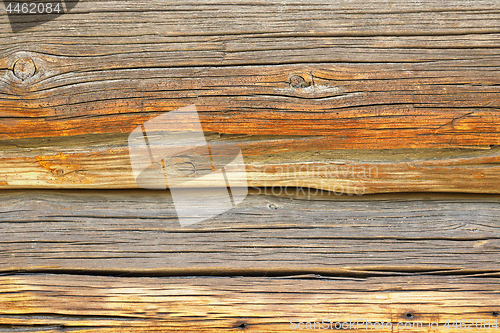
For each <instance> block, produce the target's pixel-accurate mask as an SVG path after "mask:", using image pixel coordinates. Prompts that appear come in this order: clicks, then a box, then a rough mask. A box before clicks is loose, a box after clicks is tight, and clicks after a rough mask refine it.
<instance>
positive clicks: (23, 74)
mask: <svg viewBox="0 0 500 333" xmlns="http://www.w3.org/2000/svg"><path fill="white" fill-rule="evenodd" d="M13 72H14V75H15V76H16V77H17V78H19V79H21V80H22V81H24V80H26V79H29V78H31V77H33V75H35V73H36V66H35V62H34V61H33V59H31V58H29V57H23V58H19V59H18V60H17V61H16V62H15V63H14V68H13Z"/></svg>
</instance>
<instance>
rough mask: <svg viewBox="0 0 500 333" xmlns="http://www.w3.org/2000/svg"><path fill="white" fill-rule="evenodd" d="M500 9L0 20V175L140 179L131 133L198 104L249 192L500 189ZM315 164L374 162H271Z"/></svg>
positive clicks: (211, 8)
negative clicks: (358, 172)
mask: <svg viewBox="0 0 500 333" xmlns="http://www.w3.org/2000/svg"><path fill="white" fill-rule="evenodd" d="M499 11H500V4H499V3H498V1H496V0H481V1H473V2H472V1H468V0H453V1H447V2H446V3H443V2H442V1H437V0H426V1H418V2H414V1H404V0H398V1H375V0H372V1H368V2H364V1H363V2H361V1H350V0H341V1H335V2H334V3H332V2H331V1H326V0H317V1H314V2H311V1H307V2H305V1H295V2H291V1H277V0H276V1H275V0H272V1H261V2H259V1H257V2H256V1H235V2H232V3H231V4H229V3H227V2H225V1H211V2H210V3H209V4H207V3H202V2H200V1H181V0H173V1H168V2H167V1H159V0H158V1H135V2H134V3H133V5H131V4H130V3H129V2H126V1H80V2H78V4H77V5H76V6H75V7H74V8H73V9H72V10H71V11H70V12H69V13H67V14H64V15H61V16H59V17H57V18H56V19H55V20H53V21H50V22H46V23H44V24H41V25H38V26H36V27H32V28H30V29H26V30H23V31H20V32H12V30H11V27H10V26H9V20H8V19H7V16H5V15H2V16H0V27H1V29H0V139H1V142H0V147H1V148H0V153H1V154H0V186H2V187H4V188H33V187H45V188H49V187H50V188H133V187H136V184H135V183H134V181H133V178H132V173H131V169H130V162H129V159H128V155H127V154H128V152H127V141H126V138H127V134H128V133H130V132H131V131H132V130H133V129H134V128H135V127H136V126H138V125H140V124H142V123H144V122H145V121H147V120H148V119H151V118H153V117H155V116H157V115H159V114H161V113H164V112H167V111H171V110H174V109H176V108H178V107H182V106H185V105H190V104H196V105H197V107H198V109H199V111H200V115H201V116H200V117H201V121H202V125H203V128H204V130H205V131H206V133H207V135H208V136H209V137H210V138H211V139H213V140H222V141H225V142H228V141H229V142H235V143H237V144H238V145H239V146H240V147H241V149H242V151H243V154H244V156H245V163H246V165H247V171H248V172H249V174H248V176H249V180H250V182H251V185H252V186H272V185H274V184H277V183H280V182H283V183H285V184H293V185H295V186H310V187H317V188H324V189H328V188H334V187H335V186H345V187H346V188H347V189H348V190H349V191H352V189H353V187H355V186H356V185H357V184H358V183H359V182H360V181H361V182H362V183H363V186H365V189H366V193H375V192H391V191H449V192H482V193H499V192H500V177H499V175H500V170H499V168H500V166H499V158H500V154H499V150H498V147H496V146H498V145H500V125H499V124H500V117H499V113H498V111H499V108H500V99H499V98H498V96H499V95H498V93H499V86H500V75H499V74H498V73H499V66H500V55H499V45H500V44H499V40H500V38H499V37H500V28H499V27H500V16H499V15H498V13H499ZM20 63H22V64H24V66H23V67H19V66H17V67H16V64H17V65H19V64H20ZM32 66H34V68H35V70H34V72H33V71H32V69H33V67H32ZM16 75H17V76H16ZM359 149H363V150H365V151H363V152H360V151H359ZM307 163H310V165H312V167H313V168H314V167H315V166H316V167H326V168H327V169H328V168H329V169H332V168H336V166H337V165H339V164H340V165H347V167H350V166H352V165H354V168H360V167H368V168H370V167H372V168H374V167H376V168H378V170H379V172H378V174H377V176H376V177H364V178H363V179H360V177H359V176H354V177H351V176H345V177H338V176H336V174H333V175H332V173H331V172H323V171H320V172H319V173H317V174H314V175H313V176H311V174H307V175H306V174H304V173H301V172H298V173H297V172H288V171H284V172H280V170H289V169H292V170H297V168H299V167H300V166H303V165H306V164H307ZM308 165H309V164H308ZM267 166H270V167H267ZM276 167H278V168H276ZM279 167H281V168H282V169H280V168H279ZM348 190H346V191H348Z"/></svg>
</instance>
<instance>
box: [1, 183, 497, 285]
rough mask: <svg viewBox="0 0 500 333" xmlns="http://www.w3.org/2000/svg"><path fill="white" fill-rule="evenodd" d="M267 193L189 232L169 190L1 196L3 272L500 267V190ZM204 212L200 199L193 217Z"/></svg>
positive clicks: (381, 271)
mask: <svg viewBox="0 0 500 333" xmlns="http://www.w3.org/2000/svg"><path fill="white" fill-rule="evenodd" d="M259 191H261V192H262V193H261V194H259ZM263 191H264V190H262V189H260V190H254V192H253V193H250V195H249V196H248V197H247V198H246V199H245V200H244V201H243V203H241V204H240V205H239V206H237V207H236V208H234V209H233V210H230V211H227V212H226V213H224V214H221V215H218V216H216V217H213V218H210V219H208V220H206V221H204V222H201V223H198V224H193V225H191V226H185V227H181V226H180V225H179V223H178V222H177V213H176V211H175V209H174V205H173V202H172V198H171V197H169V193H168V191H105V192H102V191H69V190H66V191H2V192H1V193H0V201H1V202H2V206H1V208H0V232H1V234H2V235H3V236H2V238H1V239H0V247H1V251H0V270H1V271H2V272H9V271H24V272H49V271H50V272H58V271H59V272H61V271H73V272H75V271H99V272H101V273H105V274H115V275H116V274H128V273H130V274H141V272H142V273H145V274H150V275H178V274H182V275H186V274H187V275H189V274H191V275H197V274H206V275H224V276H227V275H233V274H243V275H252V276H254V275H266V276H270V275H284V274H285V275H286V274H289V273H290V272H294V273H296V274H298V273H311V274H312V273H318V274H323V275H342V276H346V275H347V276H366V275H373V274H375V275H386V274H404V273H406V272H409V271H410V272H411V271H413V272H422V271H425V272H433V273H436V274H442V273H444V272H446V271H454V272H457V274H486V273H488V274H493V273H495V274H496V272H499V271H500V266H499V262H498V255H499V251H498V250H499V248H500V247H499V241H500V231H499V230H500V224H499V223H500V218H499V209H500V205H499V204H500V201H499V198H498V197H497V196H479V197H478V198H475V197H472V198H471V197H468V196H463V195H462V196H461V195H449V196H444V195H436V196H435V197H434V196H429V195H428V194H418V195H413V196H408V197H401V196H399V195H385V196H380V195H379V196H362V197H357V196H353V197H347V196H346V197H347V198H344V197H337V196H335V195H333V194H332V195H315V194H314V193H307V192H303V191H299V192H298V193H297V194H296V195H291V193H290V191H291V189H289V192H288V195H287V194H286V193H282V195H283V197H279V196H273V195H272V193H269V194H270V195H267V194H265V193H264V192H263ZM195 192H196V191H195ZM195 194H196V193H194V194H193V195H195ZM308 196H309V198H308ZM203 207H204V206H203V203H201V202H200V203H197V202H196V201H193V214H196V213H194V212H196V211H198V210H199V209H203Z"/></svg>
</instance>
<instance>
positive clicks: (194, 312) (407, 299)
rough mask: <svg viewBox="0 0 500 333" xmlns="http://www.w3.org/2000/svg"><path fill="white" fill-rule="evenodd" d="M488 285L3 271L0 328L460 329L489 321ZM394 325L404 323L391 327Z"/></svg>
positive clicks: (439, 280) (492, 291)
mask: <svg viewBox="0 0 500 333" xmlns="http://www.w3.org/2000/svg"><path fill="white" fill-rule="evenodd" d="M497 282H498V281H497V280H496V279H485V278H478V279H470V278H469V279H468V278H463V277H432V278H429V277H423V276H407V277H391V278H375V277H372V278H368V279H345V280H342V279H326V278H324V277H323V278H322V277H314V276H302V277H289V278H243V277H240V278H231V279H227V278H209V277H204V278H201V277H200V278H191V279H180V278H165V279H163V278H124V277H121V278H119V277H96V276H71V275H53V276H51V275H33V276H6V277H1V278H0V331H2V332H33V330H36V331H37V332H61V331H71V332H242V331H244V332H296V331H297V329H295V330H294V329H293V328H292V327H293V326H291V324H290V322H293V323H294V324H295V325H297V324H298V323H299V322H303V323H306V322H315V321H319V322H321V321H322V320H325V321H326V322H328V323H329V322H330V320H331V321H333V322H334V323H335V322H345V321H349V320H351V321H356V320H358V319H361V320H364V321H370V320H371V321H372V322H382V321H384V322H385V323H391V324H392V325H393V326H394V329H393V330H390V329H389V330H388V329H386V328H384V329H376V328H372V329H370V328H368V329H366V326H364V327H363V326H362V325H360V328H359V329H353V330H351V331H355V332H390V331H393V332H398V331H399V332H403V331H404V332H412V333H413V332H436V331H439V332H463V331H464V329H457V328H453V327H451V325H450V328H446V327H445V326H444V325H445V324H446V322H447V321H450V323H453V322H454V321H455V320H458V321H460V320H462V319H463V320H464V321H465V323H467V322H470V321H472V320H479V322H480V323H484V322H486V321H490V322H494V321H495V320H497V318H498V311H499V310H500V309H499V308H498V301H499V295H498V289H497V288H496V283H497ZM429 322H432V323H433V324H434V325H435V324H436V323H437V324H438V325H439V328H438V330H435V329H434V330H429V327H428V324H429ZM418 323H425V324H424V325H423V326H422V327H419V326H418V325H419V324H418ZM398 324H400V325H401V324H407V325H409V326H406V328H400V329H399V330H398V328H397V325H398ZM305 325H306V324H302V327H306V326H305ZM479 325H481V324H479ZM323 327H324V326H323ZM368 327H370V326H368ZM300 331H303V332H318V329H316V330H312V329H308V330H306V329H302V330H300ZM321 331H322V330H321ZM327 331H330V330H327ZM467 331H472V332H473V331H474V330H471V329H470V328H469V329H468V330H467ZM478 331H487V332H498V331H499V329H494V328H493V329H491V328H490V329H479V330H478Z"/></svg>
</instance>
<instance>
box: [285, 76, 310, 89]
mask: <svg viewBox="0 0 500 333" xmlns="http://www.w3.org/2000/svg"><path fill="white" fill-rule="evenodd" d="M289 82H290V85H291V86H292V87H294V88H307V87H309V84H308V83H307V82H306V80H305V79H304V78H303V77H302V76H300V75H293V76H292V77H290V80H289Z"/></svg>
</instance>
